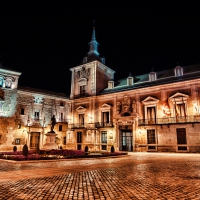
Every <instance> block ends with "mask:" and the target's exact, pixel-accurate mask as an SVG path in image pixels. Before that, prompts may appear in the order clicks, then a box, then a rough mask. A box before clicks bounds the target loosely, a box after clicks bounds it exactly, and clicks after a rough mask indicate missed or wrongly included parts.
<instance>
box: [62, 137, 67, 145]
mask: <svg viewBox="0 0 200 200" xmlns="http://www.w3.org/2000/svg"><path fill="white" fill-rule="evenodd" d="M63 144H64V145H66V144H67V139H66V136H65V137H63Z"/></svg>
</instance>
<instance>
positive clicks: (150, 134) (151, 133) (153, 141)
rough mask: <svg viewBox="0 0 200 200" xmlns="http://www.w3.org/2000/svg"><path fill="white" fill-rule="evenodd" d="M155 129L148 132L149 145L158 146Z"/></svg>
mask: <svg viewBox="0 0 200 200" xmlns="http://www.w3.org/2000/svg"><path fill="white" fill-rule="evenodd" d="M155 135H156V134H155V129H150V130H147V143H148V144H156V136H155Z"/></svg>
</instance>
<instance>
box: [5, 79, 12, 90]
mask: <svg viewBox="0 0 200 200" xmlns="http://www.w3.org/2000/svg"><path fill="white" fill-rule="evenodd" d="M11 86H12V81H11V80H10V79H7V80H6V86H5V87H6V88H11Z"/></svg>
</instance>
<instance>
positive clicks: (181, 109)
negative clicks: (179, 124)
mask: <svg viewBox="0 0 200 200" xmlns="http://www.w3.org/2000/svg"><path fill="white" fill-rule="evenodd" d="M175 112H176V116H180V117H186V109H185V103H179V104H175Z"/></svg>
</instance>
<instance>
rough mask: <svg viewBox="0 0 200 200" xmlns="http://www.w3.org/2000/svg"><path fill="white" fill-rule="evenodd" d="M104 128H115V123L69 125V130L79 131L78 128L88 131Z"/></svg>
mask: <svg viewBox="0 0 200 200" xmlns="http://www.w3.org/2000/svg"><path fill="white" fill-rule="evenodd" d="M102 127H113V123H112V122H109V123H105V122H95V123H84V124H83V123H74V124H69V125H68V128H71V129H78V128H86V129H96V128H102Z"/></svg>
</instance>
